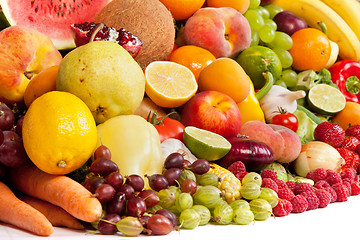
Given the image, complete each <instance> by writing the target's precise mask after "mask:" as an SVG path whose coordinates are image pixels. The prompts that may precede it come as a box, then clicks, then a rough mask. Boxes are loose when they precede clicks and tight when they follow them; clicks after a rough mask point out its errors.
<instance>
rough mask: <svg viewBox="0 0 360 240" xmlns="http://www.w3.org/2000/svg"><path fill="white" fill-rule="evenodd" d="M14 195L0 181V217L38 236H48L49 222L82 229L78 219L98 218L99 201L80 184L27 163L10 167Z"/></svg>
mask: <svg viewBox="0 0 360 240" xmlns="http://www.w3.org/2000/svg"><path fill="white" fill-rule="evenodd" d="M10 180H11V184H12V185H13V186H14V187H15V188H16V189H17V190H19V191H20V192H21V193H22V195H20V196H19V197H17V196H16V195H15V194H14V193H13V192H12V191H11V189H10V188H9V187H8V186H7V185H6V184H4V183H3V182H0V221H2V222H5V223H9V224H12V225H14V226H16V227H19V228H21V229H24V230H27V231H30V232H32V233H34V234H36V235H39V236H49V235H51V234H52V233H53V231H54V228H53V226H64V227H69V228H73V229H83V228H84V226H83V225H82V224H81V222H80V221H79V220H81V221H85V222H93V221H96V220H98V219H99V218H100V216H101V214H102V205H101V203H100V202H99V200H98V199H97V198H96V197H94V196H92V194H91V192H89V191H88V190H87V189H86V188H85V187H84V186H83V185H81V184H80V183H78V182H76V181H75V180H73V179H71V178H69V177H66V176H57V175H51V174H48V173H45V172H43V171H41V170H40V169H38V168H37V167H36V166H35V165H33V164H31V163H29V164H24V165H22V166H20V167H17V168H12V169H11V170H10Z"/></svg>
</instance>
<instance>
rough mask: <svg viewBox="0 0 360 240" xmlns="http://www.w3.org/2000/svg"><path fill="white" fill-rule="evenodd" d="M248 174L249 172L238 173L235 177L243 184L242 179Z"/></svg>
mask: <svg viewBox="0 0 360 240" xmlns="http://www.w3.org/2000/svg"><path fill="white" fill-rule="evenodd" d="M246 174H247V172H238V173H236V174H234V175H235V177H237V178H238V179H239V180H240V182H241V181H242V179H243V177H244V176H245V175H246Z"/></svg>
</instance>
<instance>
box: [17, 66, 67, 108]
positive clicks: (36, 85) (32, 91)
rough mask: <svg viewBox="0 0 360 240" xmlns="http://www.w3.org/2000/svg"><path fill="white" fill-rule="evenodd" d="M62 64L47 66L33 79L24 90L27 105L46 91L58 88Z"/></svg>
mask: <svg viewBox="0 0 360 240" xmlns="http://www.w3.org/2000/svg"><path fill="white" fill-rule="evenodd" d="M59 66H60V65H54V66H52V67H49V68H46V69H44V70H42V71H41V72H40V73H38V74H37V75H36V76H35V77H33V78H32V79H31V81H30V82H29V84H28V85H27V87H26V89H25V92H24V101H25V105H26V106H27V107H29V106H30V104H31V103H32V102H33V101H34V100H35V99H36V98H38V97H40V96H41V95H43V94H44V93H47V92H50V91H55V90H56V76H57V73H58V70H59Z"/></svg>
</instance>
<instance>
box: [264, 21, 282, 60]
mask: <svg viewBox="0 0 360 240" xmlns="http://www.w3.org/2000/svg"><path fill="white" fill-rule="evenodd" d="M259 37H260V40H261V41H263V42H264V43H269V42H271V41H272V40H274V38H275V30H274V29H272V28H271V27H270V26H269V25H264V26H262V27H261V28H260V30H259ZM280 60H281V59H280Z"/></svg>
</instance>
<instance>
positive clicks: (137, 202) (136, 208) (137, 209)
mask: <svg viewBox="0 0 360 240" xmlns="http://www.w3.org/2000/svg"><path fill="white" fill-rule="evenodd" d="M145 211H146V203H145V201H144V199H142V198H141V197H133V198H130V199H129V200H127V214H128V215H129V216H132V217H141V216H142V215H144V213H145Z"/></svg>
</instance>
